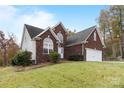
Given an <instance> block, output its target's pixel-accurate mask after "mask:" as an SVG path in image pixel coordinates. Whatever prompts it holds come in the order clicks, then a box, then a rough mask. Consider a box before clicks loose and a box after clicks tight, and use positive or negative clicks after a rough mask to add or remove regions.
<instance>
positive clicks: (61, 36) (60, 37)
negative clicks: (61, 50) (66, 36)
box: [57, 32, 63, 43]
mask: <svg viewBox="0 0 124 93" xmlns="http://www.w3.org/2000/svg"><path fill="white" fill-rule="evenodd" d="M57 36H58V38H59V40H60V41H61V43H63V35H62V34H61V32H59V33H57Z"/></svg>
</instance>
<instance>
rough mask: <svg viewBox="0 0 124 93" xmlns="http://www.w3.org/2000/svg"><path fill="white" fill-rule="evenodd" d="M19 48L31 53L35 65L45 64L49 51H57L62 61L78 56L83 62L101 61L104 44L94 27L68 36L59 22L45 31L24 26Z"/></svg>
mask: <svg viewBox="0 0 124 93" xmlns="http://www.w3.org/2000/svg"><path fill="white" fill-rule="evenodd" d="M21 48H22V50H27V51H31V52H32V60H34V61H35V64H37V63H42V62H47V61H48V60H49V58H48V54H49V53H50V52H51V51H57V52H58V53H59V54H60V57H61V58H62V59H68V57H69V56H71V55H77V54H79V55H83V56H84V60H85V61H102V51H103V48H104V42H103V40H102V37H101V33H100V32H99V31H98V30H97V28H96V26H93V27H90V28H88V29H85V30H83V31H80V32H77V33H75V34H74V35H71V36H68V35H67V31H66V28H65V27H64V26H63V24H62V23H61V22H60V23H58V24H56V25H55V26H54V27H52V28H51V27H48V28H46V29H41V28H38V27H34V26H31V25H27V24H25V25H24V30H23V35H22V41H21Z"/></svg>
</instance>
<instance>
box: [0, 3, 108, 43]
mask: <svg viewBox="0 0 124 93" xmlns="http://www.w3.org/2000/svg"><path fill="white" fill-rule="evenodd" d="M107 7H108V6H103V5H102V6H100V5H99V6H93V5H92V6H88V5H82V6H70V5H69V6H55V5H51V6H43V5H41V6H0V30H2V31H4V32H5V33H14V34H15V35H16V37H17V42H18V43H20V42H21V37H22V32H23V26H24V24H30V25H34V26H37V27H41V28H47V26H53V25H55V24H57V23H58V22H60V21H61V22H62V23H63V24H64V26H65V27H66V28H69V29H71V30H74V29H76V31H77V32H78V31H80V30H83V29H85V28H88V27H90V26H94V25H97V21H96V19H97V18H98V16H99V13H100V10H101V9H106V8H107Z"/></svg>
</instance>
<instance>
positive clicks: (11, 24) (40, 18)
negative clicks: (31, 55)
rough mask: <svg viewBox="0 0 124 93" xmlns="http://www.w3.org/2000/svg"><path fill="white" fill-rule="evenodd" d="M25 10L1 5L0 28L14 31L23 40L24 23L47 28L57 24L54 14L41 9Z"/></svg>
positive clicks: (19, 39)
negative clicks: (29, 11) (30, 11)
mask: <svg viewBox="0 0 124 93" xmlns="http://www.w3.org/2000/svg"><path fill="white" fill-rule="evenodd" d="M20 12H23V10H21V8H16V7H14V6H0V30H3V31H5V33H7V32H11V33H14V34H15V35H16V36H17V38H18V41H17V42H18V43H20V41H21V37H22V31H23V26H24V24H30V25H34V26H38V27H41V28H46V27H47V26H51V25H53V24H55V22H56V19H55V17H54V14H52V13H48V12H45V11H41V10H35V9H34V10H33V11H32V13H28V10H27V11H26V12H23V13H20Z"/></svg>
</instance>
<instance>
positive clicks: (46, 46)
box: [43, 37, 53, 54]
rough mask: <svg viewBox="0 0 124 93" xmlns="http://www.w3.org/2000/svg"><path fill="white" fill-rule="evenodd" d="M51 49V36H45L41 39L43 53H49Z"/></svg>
mask: <svg viewBox="0 0 124 93" xmlns="http://www.w3.org/2000/svg"><path fill="white" fill-rule="evenodd" d="M52 51H53V41H52V39H51V38H49V37H47V38H45V39H44V40H43V53H45V54H49V53H50V52H52Z"/></svg>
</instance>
